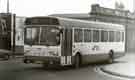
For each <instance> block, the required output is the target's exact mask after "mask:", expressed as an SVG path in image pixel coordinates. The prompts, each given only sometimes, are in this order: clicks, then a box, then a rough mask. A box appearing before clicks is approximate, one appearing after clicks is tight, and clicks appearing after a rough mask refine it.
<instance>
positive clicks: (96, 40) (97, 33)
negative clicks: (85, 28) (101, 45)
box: [93, 30, 99, 42]
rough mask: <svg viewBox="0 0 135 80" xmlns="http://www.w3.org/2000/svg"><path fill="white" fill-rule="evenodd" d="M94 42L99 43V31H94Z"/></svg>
mask: <svg viewBox="0 0 135 80" xmlns="http://www.w3.org/2000/svg"><path fill="white" fill-rule="evenodd" d="M93 42H99V30H93Z"/></svg>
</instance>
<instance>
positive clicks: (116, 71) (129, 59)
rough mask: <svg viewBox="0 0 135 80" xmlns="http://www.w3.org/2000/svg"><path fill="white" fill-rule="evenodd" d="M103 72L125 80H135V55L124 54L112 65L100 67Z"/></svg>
mask: <svg viewBox="0 0 135 80" xmlns="http://www.w3.org/2000/svg"><path fill="white" fill-rule="evenodd" d="M100 69H101V70H102V71H103V72H106V73H109V74H112V75H115V76H120V77H126V78H133V79H134V78H135V53H126V55H125V56H123V57H121V58H119V59H116V60H115V61H114V63H112V64H109V65H105V66H102V67H101V68H100Z"/></svg>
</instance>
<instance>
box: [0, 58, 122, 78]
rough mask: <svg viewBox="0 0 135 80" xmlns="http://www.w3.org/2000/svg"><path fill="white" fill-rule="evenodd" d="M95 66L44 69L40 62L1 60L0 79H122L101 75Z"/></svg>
mask: <svg viewBox="0 0 135 80" xmlns="http://www.w3.org/2000/svg"><path fill="white" fill-rule="evenodd" d="M101 65H102V64H101ZM98 66H100V64H98ZM95 67H97V65H96V66H95V64H94V65H93V64H91V65H87V66H83V67H81V68H79V69H74V68H73V67H62V68H56V69H55V68H46V69H45V68H43V67H42V65H41V64H24V63H22V60H21V59H10V60H8V61H2V60H1V61H0V80H122V79H120V78H115V77H110V76H106V75H103V74H101V73H99V72H97V71H96V70H95ZM124 80H125V79H124Z"/></svg>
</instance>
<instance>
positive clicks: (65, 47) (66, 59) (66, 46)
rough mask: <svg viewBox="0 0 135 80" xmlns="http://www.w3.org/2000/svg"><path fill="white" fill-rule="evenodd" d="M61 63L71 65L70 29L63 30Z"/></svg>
mask: <svg viewBox="0 0 135 80" xmlns="http://www.w3.org/2000/svg"><path fill="white" fill-rule="evenodd" d="M61 50H62V55H61V64H62V65H71V56H72V29H64V30H63V39H62V49H61Z"/></svg>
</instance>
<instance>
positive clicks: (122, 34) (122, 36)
mask: <svg viewBox="0 0 135 80" xmlns="http://www.w3.org/2000/svg"><path fill="white" fill-rule="evenodd" d="M121 38H122V39H121V41H122V42H123V41H124V32H121Z"/></svg>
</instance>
